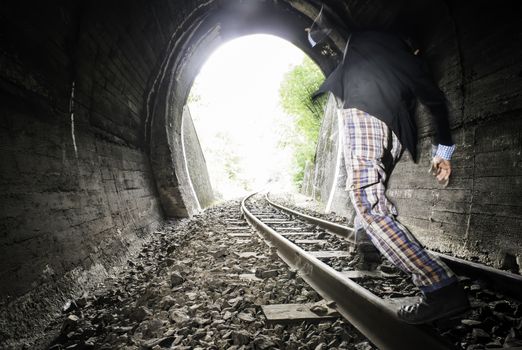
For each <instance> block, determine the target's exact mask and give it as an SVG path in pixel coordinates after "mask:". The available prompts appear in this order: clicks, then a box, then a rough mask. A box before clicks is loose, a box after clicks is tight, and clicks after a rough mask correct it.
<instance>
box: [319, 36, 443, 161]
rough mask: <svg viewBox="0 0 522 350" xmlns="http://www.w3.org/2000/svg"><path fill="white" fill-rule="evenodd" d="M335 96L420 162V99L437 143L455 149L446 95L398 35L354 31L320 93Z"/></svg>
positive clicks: (425, 66) (422, 62)
mask: <svg viewBox="0 0 522 350" xmlns="http://www.w3.org/2000/svg"><path fill="white" fill-rule="evenodd" d="M326 91H330V92H332V93H333V94H334V95H335V96H337V97H338V98H340V99H341V100H342V101H343V104H344V105H343V108H357V109H360V110H362V111H364V112H366V113H368V114H370V115H373V116H375V117H376V118H378V119H380V120H382V121H383V122H385V123H386V124H387V125H388V126H389V127H390V128H391V129H392V130H393V132H394V133H395V135H397V137H398V138H399V140H400V141H401V144H402V145H403V147H405V148H406V149H408V150H409V151H410V153H411V155H412V156H413V159H416V156H417V151H416V147H417V127H416V125H415V119H414V109H415V103H416V99H418V100H419V101H420V102H421V103H422V104H424V105H425V106H426V107H427V108H428V109H429V111H430V112H431V114H432V116H433V118H434V122H435V128H436V136H435V140H434V142H435V143H436V144H443V145H453V140H452V138H451V133H450V129H449V122H448V109H447V106H446V99H445V97H444V94H443V93H442V92H441V91H440V89H439V88H438V87H437V85H436V84H435V82H434V81H433V78H432V76H431V74H430V71H429V69H428V67H427V65H426V64H425V62H424V61H423V60H422V59H421V58H420V57H418V56H415V55H413V54H412V53H411V49H410V47H409V46H408V45H407V44H406V43H405V42H404V41H403V40H402V39H400V38H399V37H398V36H395V35H393V34H390V33H383V32H377V31H364V32H353V33H352V35H351V38H350V40H349V44H348V51H347V54H346V56H345V58H344V59H343V61H342V62H341V63H340V64H339V66H338V67H337V68H336V69H335V70H334V71H333V72H332V74H331V75H330V76H329V77H328V78H327V79H326V81H325V82H324V83H323V85H322V86H321V87H320V89H319V91H318V92H317V93H316V95H319V94H322V93H324V92H326Z"/></svg>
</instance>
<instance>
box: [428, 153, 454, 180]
mask: <svg viewBox="0 0 522 350" xmlns="http://www.w3.org/2000/svg"><path fill="white" fill-rule="evenodd" d="M430 172H431V174H432V175H434V176H435V177H436V178H437V181H438V182H439V184H441V185H442V186H443V187H446V186H448V183H449V178H450V175H451V162H450V161H449V160H446V159H442V158H441V157H437V156H435V157H434V158H433V159H432V160H431V169H430Z"/></svg>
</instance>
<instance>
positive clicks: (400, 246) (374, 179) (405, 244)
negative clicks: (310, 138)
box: [343, 109, 456, 292]
mask: <svg viewBox="0 0 522 350" xmlns="http://www.w3.org/2000/svg"><path fill="white" fill-rule="evenodd" d="M343 112H344V122H345V127H344V132H345V141H346V142H345V146H346V147H345V154H344V155H345V162H346V164H347V172H348V181H347V185H348V186H349V190H350V198H351V200H352V203H353V206H354V208H355V210H356V213H357V216H358V220H360V223H361V224H362V226H363V227H364V228H365V230H366V231H367V233H368V235H369V236H370V238H371V240H372V242H373V243H374V245H375V246H376V247H377V248H378V249H379V251H380V252H381V253H382V254H383V255H384V256H385V257H386V258H387V259H388V260H390V261H391V262H392V263H393V264H394V265H396V266H398V267H399V268H401V269H402V270H403V271H405V272H407V273H409V274H411V275H412V278H413V281H414V283H415V284H416V285H417V286H419V287H420V288H421V289H422V290H423V291H428V292H429V291H431V290H435V289H438V288H440V287H443V286H445V285H448V284H451V283H453V282H454V281H455V280H456V279H455V276H454V275H453V273H452V272H451V270H450V269H449V268H448V267H447V266H446V265H445V264H444V263H442V262H441V261H440V260H439V259H437V258H434V257H432V256H430V255H429V254H428V253H427V252H426V250H425V249H424V248H423V247H422V246H421V245H420V243H419V242H418V241H417V240H416V239H415V237H414V236H413V235H412V234H411V233H410V232H409V231H408V230H407V229H406V228H405V227H404V226H403V225H401V224H400V223H399V222H398V221H397V220H396V219H395V216H396V214H397V212H396V209H395V207H394V206H393V204H392V203H391V202H390V201H389V200H388V199H387V198H386V196H385V190H386V188H385V182H386V179H387V174H386V166H385V164H384V162H383V159H385V158H390V157H391V158H392V159H396V158H397V157H398V155H399V154H400V148H399V146H400V144H399V143H398V141H397V140H395V142H394V138H395V139H396V137H395V135H394V134H393V133H392V132H391V130H389V128H388V127H387V126H386V125H385V124H384V123H383V122H381V121H380V120H378V119H376V118H374V117H372V116H370V115H368V114H366V113H364V112H361V111H358V110H356V109H347V110H344V111H343ZM398 145H399V146H398ZM392 153H394V154H392ZM392 166H393V164H392Z"/></svg>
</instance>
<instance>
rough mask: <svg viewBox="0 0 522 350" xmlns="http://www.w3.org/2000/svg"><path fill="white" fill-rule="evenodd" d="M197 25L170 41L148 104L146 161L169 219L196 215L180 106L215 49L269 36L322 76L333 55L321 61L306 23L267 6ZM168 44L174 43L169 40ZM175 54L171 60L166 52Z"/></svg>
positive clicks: (238, 8) (253, 5)
mask: <svg viewBox="0 0 522 350" xmlns="http://www.w3.org/2000/svg"><path fill="white" fill-rule="evenodd" d="M202 17H203V18H202V19H201V20H199V18H198V19H195V20H193V21H191V22H192V23H193V24H192V25H191V27H190V29H189V30H187V31H185V32H184V33H182V35H181V36H180V37H179V38H176V39H175V40H176V44H175V45H174V46H175V48H172V51H171V52H170V53H168V54H167V57H166V59H165V60H166V62H165V63H164V66H163V68H162V69H160V71H159V73H158V74H161V77H160V79H158V80H157V81H156V84H157V85H156V86H157V87H159V88H158V90H157V92H155V96H154V98H153V99H152V100H151V101H149V102H150V103H151V105H150V107H149V110H150V111H151V114H150V155H151V163H152V167H153V171H154V173H155V179H156V183H157V187H158V192H159V194H160V199H161V202H162V205H163V208H164V210H165V212H166V214H167V215H169V216H187V215H191V214H193V213H195V212H196V211H197V209H198V205H197V198H195V196H194V194H193V191H192V190H191V189H190V179H189V177H188V174H187V172H186V171H185V164H184V159H183V157H182V156H181V154H180V152H179V150H181V149H182V145H181V132H180V130H181V120H182V118H181V117H182V114H183V106H184V105H185V102H186V100H187V97H188V94H189V92H190V88H191V87H192V84H193V82H194V79H195V78H196V76H197V73H198V72H199V70H200V68H201V66H202V65H203V64H204V62H205V61H206V60H207V58H208V57H209V56H210V55H211V53H212V52H213V51H214V50H216V49H217V48H218V47H219V46H220V45H222V44H224V43H225V42H227V41H229V40H232V39H234V38H237V37H240V36H245V35H249V34H258V33H263V34H272V35H275V36H278V37H281V38H283V39H285V40H287V41H289V42H291V43H293V44H295V45H296V46H297V47H299V48H300V49H301V50H303V51H304V52H305V53H306V54H308V55H309V56H310V57H311V58H312V59H313V60H314V61H316V62H317V63H318V65H319V66H320V67H321V68H322V69H323V71H330V70H331V69H332V68H333V67H334V66H335V63H336V61H335V60H336V58H337V57H336V54H334V55H328V56H325V55H322V54H321V52H320V51H319V52H318V51H317V50H312V49H311V48H310V46H309V44H308V42H307V38H306V35H304V33H305V32H304V28H306V27H307V26H309V25H310V23H311V20H310V19H309V18H307V17H306V16H303V15H302V14H301V13H300V12H297V11H296V10H291V9H289V8H282V7H281V6H276V5H274V3H270V2H261V1H259V2H250V3H246V2H238V3H234V4H231V3H229V4H228V5H227V6H223V7H219V8H215V9H212V10H211V13H210V14H206V15H203V16H202ZM173 38H174V37H173ZM173 51H176V52H177V54H176V55H172V52H173Z"/></svg>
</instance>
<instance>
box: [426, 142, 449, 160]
mask: <svg viewBox="0 0 522 350" xmlns="http://www.w3.org/2000/svg"><path fill="white" fill-rule="evenodd" d="M431 150H432V151H431V153H432V156H433V157H435V156H438V157H441V158H442V159H446V160H451V156H452V155H453V152H455V145H452V146H446V145H438V146H435V145H433V146H432V149H431Z"/></svg>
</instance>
